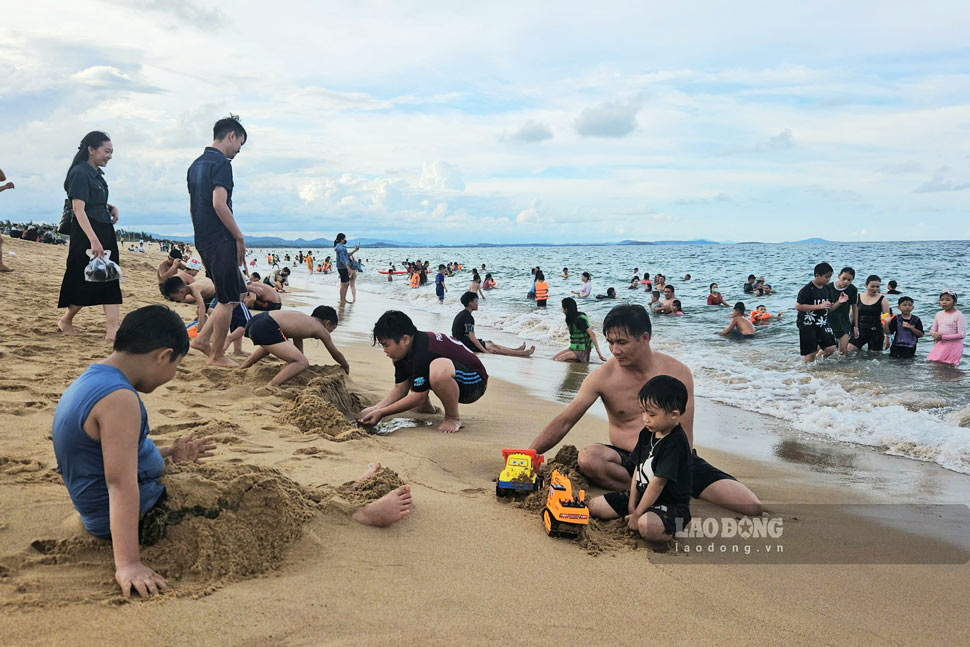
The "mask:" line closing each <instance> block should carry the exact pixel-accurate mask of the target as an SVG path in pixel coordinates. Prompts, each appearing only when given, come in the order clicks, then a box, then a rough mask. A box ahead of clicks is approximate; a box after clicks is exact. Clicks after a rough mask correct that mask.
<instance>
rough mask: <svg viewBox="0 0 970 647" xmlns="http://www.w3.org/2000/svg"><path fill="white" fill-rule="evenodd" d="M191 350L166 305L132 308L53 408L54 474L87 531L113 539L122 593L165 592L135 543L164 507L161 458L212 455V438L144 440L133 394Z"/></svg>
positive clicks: (143, 418)
mask: <svg viewBox="0 0 970 647" xmlns="http://www.w3.org/2000/svg"><path fill="white" fill-rule="evenodd" d="M188 350H189V338H188V335H187V334H186V332H185V325H184V324H183V323H182V319H181V318H180V317H179V316H178V315H177V314H175V312H173V311H172V310H170V309H168V308H166V307H165V306H160V305H154V306H146V307H144V308H139V309H138V310H135V311H134V312H130V313H129V314H128V315H127V316H126V317H125V318H124V321H122V322H121V327H120V328H119V329H118V333H117V334H116V336H115V340H114V352H112V353H111V355H109V356H108V357H107V358H106V359H105V360H104V361H102V362H100V363H97V364H92V365H91V366H89V367H88V368H87V370H86V371H84V373H82V374H81V375H80V376H79V377H78V378H77V379H76V380H74V382H73V383H71V385H70V386H69V387H67V390H66V391H64V394H63V395H62V396H61V398H60V400H59V401H58V403H57V409H56V411H55V412H54V425H53V430H52V438H53V441H54V453H55V454H56V456H57V471H58V472H60V474H61V477H62V478H63V479H64V485H65V486H66V487H67V490H68V493H69V494H70V495H71V501H72V502H73V503H74V507H75V508H76V509H77V511H78V513H79V514H80V515H81V521H82V522H83V523H84V527H85V528H86V529H87V530H88V532H90V533H91V534H92V535H95V536H97V537H102V538H105V539H111V541H112V550H113V552H114V561H115V581H117V582H118V585H119V586H120V587H121V590H122V593H123V594H124V596H125V597H126V598H128V597H130V595H131V589H132V588H134V589H135V590H136V591H138V593H139V594H140V595H141V596H142V597H147V596H148V595H149V594H154V593H157V592H158V591H160V590H165V589H166V588H167V585H166V583H165V580H164V579H163V578H162V577H161V576H160V575H159V574H158V573H156V572H155V571H153V570H152V569H150V568H149V567H147V566H145V565H144V564H142V563H141V559H140V557H139V549H138V546H139V541H140V539H141V535H142V530H143V527H144V525H145V523H146V522H148V521H151V519H152V517H153V512H154V511H155V510H156V509H159V508H162V507H164V501H165V487H164V486H163V485H162V484H161V482H160V481H159V477H161V475H162V472H163V471H164V469H165V463H164V458H165V457H166V456H167V457H170V458H171V459H172V460H173V461H176V462H189V461H197V460H199V459H200V458H205V457H207V456H210V455H211V454H212V451H213V449H214V448H215V444H214V443H213V442H212V441H211V440H210V439H209V438H197V439H196V438H191V437H189V436H182V437H181V438H179V439H177V440H176V441H175V442H174V443H173V444H172V446H171V447H163V448H158V447H156V446H155V443H153V442H152V441H151V439H150V438H148V413H147V412H146V411H145V405H143V404H142V402H141V398H140V397H139V396H138V392H139V391H140V392H142V393H151V392H152V391H154V390H155V389H157V388H158V387H159V386H161V385H163V384H165V383H166V382H168V381H169V380H171V379H172V378H173V377H175V371H176V370H177V369H178V365H179V363H180V362H181V361H182V358H184V357H185V354H186V353H187V352H188Z"/></svg>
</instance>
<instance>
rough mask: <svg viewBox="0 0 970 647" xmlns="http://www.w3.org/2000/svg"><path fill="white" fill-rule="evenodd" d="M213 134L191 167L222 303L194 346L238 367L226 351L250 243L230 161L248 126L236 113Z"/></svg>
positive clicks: (200, 232) (208, 267)
mask: <svg viewBox="0 0 970 647" xmlns="http://www.w3.org/2000/svg"><path fill="white" fill-rule="evenodd" d="M212 137H213V142H212V146H207V147H206V149H205V152H203V153H202V155H201V156H199V158H198V159H196V160H195V161H194V162H192V166H190V167H189V171H188V174H187V181H188V186H189V199H190V209H191V213H192V226H193V227H194V228H195V247H196V249H197V250H198V251H199V256H201V257H202V263H203V264H204V265H205V271H206V275H208V277H209V278H210V279H212V282H213V283H214V284H215V286H216V299H217V300H218V301H219V303H218V305H217V306H216V307H215V310H214V311H213V314H212V315H211V317H210V320H211V323H210V325H209V326H207V327H206V328H204V329H203V330H202V331H200V332H199V335H198V336H197V337H196V338H195V339H194V340H193V341H192V347H193V348H195V349H197V350H200V351H202V352H204V353H205V354H207V355H208V356H209V362H208V363H209V366H221V367H224V368H235V367H236V363H235V362H233V361H232V360H231V359H229V358H228V357H226V356H225V353H224V350H223V349H224V346H225V342H226V335H227V334H228V332H229V321H230V319H231V318H232V310H233V308H234V307H235V306H236V304H237V303H239V302H240V301H241V300H242V295H244V294H245V293H246V281H245V279H244V272H245V267H246V244H245V242H244V241H243V234H242V232H241V231H240V230H239V227H238V226H237V225H236V219H235V217H234V216H233V213H232V164H231V163H230V160H232V159H233V158H235V157H236V155H237V154H239V150H240V149H241V148H242V146H243V144H245V143H246V129H245V128H243V127H242V124H240V123H239V118H238V117H237V116H235V115H230V116H228V117H226V118H225V119H220V120H219V121H217V122H216V125H215V127H214V128H213V129H212Z"/></svg>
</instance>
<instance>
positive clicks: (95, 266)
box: [84, 249, 121, 283]
mask: <svg viewBox="0 0 970 647" xmlns="http://www.w3.org/2000/svg"><path fill="white" fill-rule="evenodd" d="M88 258H90V259H91V262H90V263H88V266H87V267H85V268H84V280H85V281H90V282H91V283H106V282H108V281H120V280H121V268H120V267H118V264H117V263H115V262H114V261H113V260H111V250H110V249H106V250H104V257H103V258H99V257H97V256H95V255H94V254H93V253H92V252H91V250H90V249H89V250H88Z"/></svg>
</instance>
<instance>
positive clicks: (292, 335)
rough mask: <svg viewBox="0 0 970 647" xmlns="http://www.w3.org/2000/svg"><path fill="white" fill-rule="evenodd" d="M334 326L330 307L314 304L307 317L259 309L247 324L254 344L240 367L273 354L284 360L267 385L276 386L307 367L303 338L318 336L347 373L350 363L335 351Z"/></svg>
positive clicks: (333, 311) (293, 311)
mask: <svg viewBox="0 0 970 647" xmlns="http://www.w3.org/2000/svg"><path fill="white" fill-rule="evenodd" d="M336 327H337V311H336V310H334V309H333V308H331V307H330V306H317V307H316V309H314V311H313V312H312V313H311V314H310V316H307V315H305V314H303V313H302V312H296V311H295V310H274V311H273V312H261V313H259V314H258V315H256V316H255V317H253V318H252V319H250V320H249V323H248V324H247V325H246V336H247V337H249V338H250V339H251V340H252V342H253V344H255V345H256V346H257V348H256V350H254V351H253V353H252V354H251V355H250V356H249V357H248V358H246V361H245V362H243V364H242V366H240V367H239V368H249V367H250V366H252V365H253V364H255V363H256V362H258V361H259V360H261V359H263V358H264V357H266V356H267V355H275V356H276V357H279V358H280V359H281V360H283V361H284V362H286V366H284V367H283V368H281V369H280V372H279V373H277V374H276V375H275V376H274V377H273V379H271V380H270V381H269V383H268V385H269V386H279V385H280V384H282V383H283V382H286V381H287V380H288V379H290V378H292V377H295V376H297V375H299V374H300V373H302V372H303V371H305V370H306V369H307V368H309V367H310V360H308V359H307V358H306V355H304V354H303V340H304V339H307V338H309V339H319V340H320V341H322V342H323V345H324V346H326V347H327V350H328V351H330V356H331V357H333V358H334V359H335V360H337V363H338V364H340V366H341V367H342V368H343V369H344V372H345V373H347V374H349V373H350V364H348V363H347V360H346V359H345V358H344V356H343V353H341V352H340V351H339V350H337V347H336V346H335V345H334V343H333V339H332V338H331V337H330V333H332V332H333V331H334V329H336Z"/></svg>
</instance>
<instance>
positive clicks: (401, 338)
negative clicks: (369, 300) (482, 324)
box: [357, 310, 488, 434]
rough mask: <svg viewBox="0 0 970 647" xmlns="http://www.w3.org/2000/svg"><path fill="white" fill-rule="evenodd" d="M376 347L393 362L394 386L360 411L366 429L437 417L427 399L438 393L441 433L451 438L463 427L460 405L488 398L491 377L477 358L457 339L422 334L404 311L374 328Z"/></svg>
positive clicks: (389, 313)
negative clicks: (398, 416)
mask: <svg viewBox="0 0 970 647" xmlns="http://www.w3.org/2000/svg"><path fill="white" fill-rule="evenodd" d="M374 343H375V344H377V343H379V344H380V345H381V347H382V348H383V349H384V354H385V355H387V356H388V357H389V358H390V359H391V361H392V362H394V387H393V388H391V391H390V392H389V393H388V394H387V395H386V396H385V397H384V399H383V400H381V401H380V402H378V403H377V404H375V405H374V406H372V407H367V408H366V409H364V410H363V411H361V412H360V414H359V416H358V418H357V420H358V421H359V422H360V423H362V424H365V425H376V424H377V423H378V422H380V420H381V418H383V417H385V416H390V415H393V414H395V413H401V412H402V411H408V410H409V409H414V410H415V411H417V412H419V413H435V412H436V409H435V408H434V406H433V405H432V404H431V400H430V399H429V397H428V392H429V391H434V394H435V395H437V396H438V399H440V400H441V404H442V405H444V408H445V418H444V420H443V421H442V422H441V424H440V425H439V426H438V430H439V431H441V432H442V433H449V434H450V433H454V432H456V431H458V430H459V429H460V428H461V419H460V418H459V417H458V404H459V403H462V404H470V403H472V402H476V401H477V400H478V399H479V398H481V397H482V395H484V394H485V389H486V387H487V386H488V373H486V372H485V366H484V365H483V364H482V362H481V361H480V360H479V359H478V357H476V355H475V353H473V352H471V351H470V350H468V349H467V348H465V346H464V345H463V344H462V343H461V342H460V341H458V340H457V339H455V338H454V337H449V336H448V335H445V334H442V333H437V332H424V331H420V330H418V329H417V328H416V327H415V326H414V322H412V321H411V318H410V317H408V316H407V315H406V314H404V313H403V312H399V311H397V310H388V311H387V312H385V313H384V314H383V315H381V317H380V318H379V319H378V320H377V323H375V324H374ZM409 392H410V393H409Z"/></svg>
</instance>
